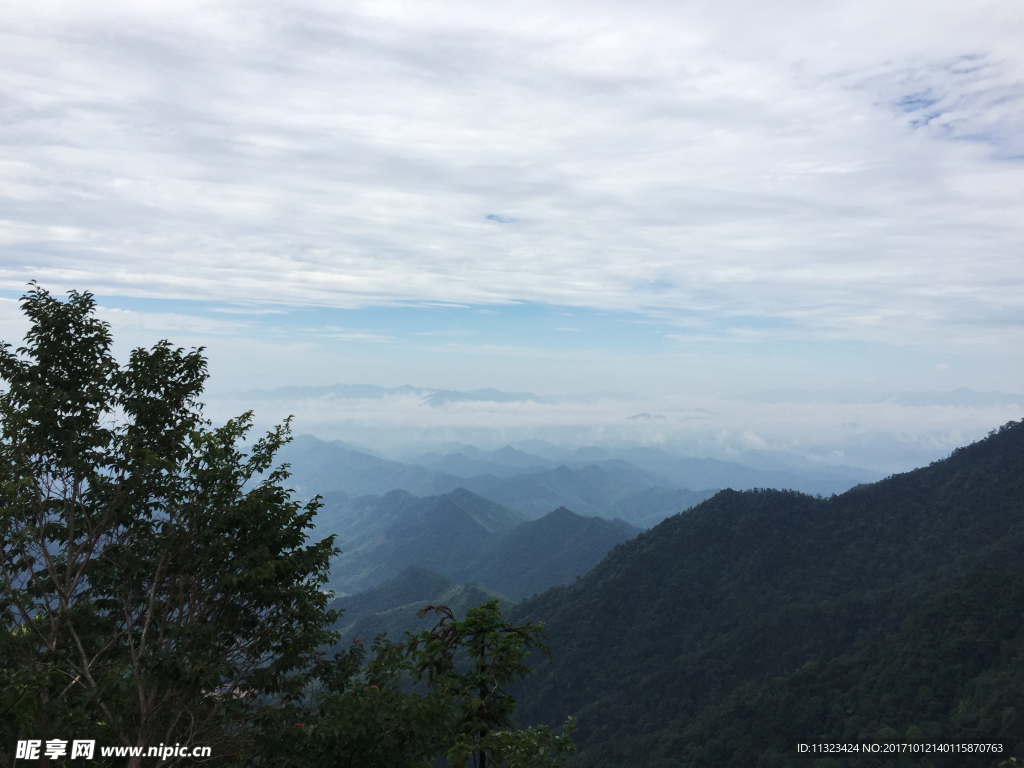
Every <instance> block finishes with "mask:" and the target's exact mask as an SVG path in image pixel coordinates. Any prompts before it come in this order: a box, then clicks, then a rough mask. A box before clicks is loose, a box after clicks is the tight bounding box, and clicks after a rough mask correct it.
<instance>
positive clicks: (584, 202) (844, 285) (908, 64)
mask: <svg viewBox="0 0 1024 768" xmlns="http://www.w3.org/2000/svg"><path fill="white" fill-rule="evenodd" d="M1022 37H1024V10H1022V9H1021V6H1020V5H1019V4H1016V3H1009V2H1005V3H989V4H971V5H965V4H962V3H948V4H942V3H939V4H936V3H927V4H912V3H910V4H903V3H901V4H893V3H881V2H879V3H870V2H865V3H849V4H845V5H840V4H819V3H810V2H789V3H786V2H784V3H772V4H763V3H715V4H712V5H702V4H681V3H624V2H618V3H600V2H597V3H592V2H588V3H531V2H521V3H514V4H508V3H506V4H481V3H473V2H450V3H429V4H424V3H416V2H373V3H369V2H367V3H346V4H344V5H343V6H338V5H337V4H333V3H317V2H303V3H297V4H296V3H289V4H285V3H261V2H251V3H240V2H220V3H188V2H183V3H175V4H167V3H155V2H154V3H118V2H112V3H105V4H102V5H101V6H95V5H92V6H85V5H82V4H80V3H72V2H53V3H45V2H44V3H33V4H19V5H17V6H11V7H9V8H7V9H5V24H4V29H3V30H2V31H0V104H2V112H0V210H2V213H0V248H2V251H0V254H2V255H0V286H2V287H4V288H6V289H7V290H18V289H20V288H21V286H23V285H24V283H25V281H27V280H28V279H32V278H36V279H39V280H40V281H41V282H43V283H44V284H47V285H49V286H52V287H54V288H62V287H88V288H90V289H92V290H94V291H96V292H97V293H100V294H107V295H116V296H133V297H162V298H177V299H195V298H199V299H206V300H216V301H226V302H236V303H248V304H250V305H253V306H257V307H261V306H262V307H266V306H268V305H271V306H272V305H275V304H284V305H291V306H302V305H319V306H328V307H365V306H371V305H375V304H381V303H395V302H414V303H415V302H426V303H431V302H446V303H462V304H473V305H486V304H489V303H490V304H495V303H496V304H501V303H508V302H519V301H527V302H537V303H541V304H553V305H562V306H575V307H590V308H598V309H605V310H617V311H630V312H638V313H643V314H647V315H649V316H652V317H655V318H657V319H658V320H659V321H660V322H665V323H668V324H671V325H673V326H674V327H677V328H678V332H679V334H680V335H681V336H682V337H683V338H716V337H721V336H722V335H732V336H738V337H740V338H751V339H758V338H772V339H804V340H806V339H820V340H829V339H847V340H862V341H872V342H883V343H914V344H920V345H924V346H928V347H934V348H938V347H945V346H950V345H952V346H954V347H956V346H960V347H962V348H965V349H967V348H970V349H975V348H977V347H978V346H979V345H982V346H986V345H987V346H989V347H990V348H992V349H1000V348H1006V347H1007V346H1008V345H1017V344H1019V342H1020V341H1022V340H1024V339H1022V338H1021V336H1022V334H1021V332H1020V329H1021V326H1022V320H1024V291H1022V288H1024V259H1021V244H1022V243H1024V139H1022V136H1024V63H1022V56H1021V54H1020V45H1019V42H1020V40H1021V39H1022ZM229 319H230V318H228V317H225V322H227V321H228V320H229ZM571 327H573V326H570V325H565V326H564V328H565V329H570V328H571ZM337 333H338V334H342V335H344V334H346V333H351V331H349V330H346V329H338V331H337ZM371 335H372V334H371Z"/></svg>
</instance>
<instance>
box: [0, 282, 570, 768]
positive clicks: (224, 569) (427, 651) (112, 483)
mask: <svg viewBox="0 0 1024 768" xmlns="http://www.w3.org/2000/svg"><path fill="white" fill-rule="evenodd" d="M22 308H23V310H24V312H25V314H26V315H27V316H28V318H29V320H30V321H31V329H30V330H29V332H28V335H27V336H26V340H25V344H24V345H23V346H22V347H20V348H18V349H17V350H15V351H12V350H11V349H10V346H9V345H6V344H4V345H2V346H0V379H2V380H3V382H4V383H5V385H6V389H5V390H4V391H3V392H2V393H0V766H10V765H12V763H13V755H12V754H10V753H9V752H7V751H5V750H8V749H10V748H11V746H13V745H14V744H15V743H16V742H17V741H18V740H21V739H40V740H48V739H74V738H85V739H95V740H96V741H97V742H98V743H99V744H107V745H111V746H113V745H123V746H126V747H152V746H155V745H157V744H158V743H159V744H175V743H181V744H191V745H201V746H208V747H210V748H211V749H212V752H213V756H214V757H213V760H212V763H213V764H215V765H223V766H229V765H263V766H268V768H269V767H271V766H302V765H306V764H308V765H310V766H313V765H316V766H318V768H319V767H320V766H361V767H362V768H366V767H367V766H388V768H392V767H393V766H414V765H415V766H428V765H431V761H433V760H434V759H435V757H436V756H437V755H439V754H447V755H448V756H449V759H450V761H451V762H452V764H456V765H462V764H463V763H464V762H465V761H466V760H470V759H476V760H478V761H479V762H480V764H481V765H483V764H484V763H485V762H486V764H487V765H489V766H508V767H509V768H518V767H519V766H525V765H530V766H559V765H562V764H564V761H565V757H566V755H567V754H568V751H569V750H570V749H571V748H572V743H571V741H570V740H569V737H568V735H561V736H554V735H552V734H551V732H550V731H548V730H547V729H539V730H538V729H527V730H526V731H516V730H514V729H513V728H511V727H510V721H509V716H510V714H511V712H512V708H513V706H514V701H513V700H512V698H511V696H510V695H509V693H508V685H509V683H510V682H511V681H513V680H514V679H518V678H519V677H521V676H523V675H525V674H526V673H527V672H528V669H527V667H526V665H525V661H526V658H527V657H528V655H529V649H530V648H531V647H536V648H539V649H540V650H542V651H544V652H545V653H546V651H547V648H546V646H545V645H544V644H543V642H542V641H541V638H542V636H541V634H540V627H539V626H533V625H523V626H516V625H513V624H511V623H509V622H507V621H505V620H503V619H502V618H501V614H500V611H499V609H498V606H497V604H496V603H495V602H492V603H488V604H486V605H484V606H481V607H480V608H477V609H471V610H470V611H469V612H468V614H467V616H466V618H465V619H464V620H461V621H458V620H456V619H455V617H454V615H453V614H452V613H451V612H450V611H449V610H448V609H447V608H444V607H443V606H438V607H436V608H435V609H434V610H435V611H437V612H439V615H440V616H441V620H440V621H439V622H438V623H437V625H436V626H435V627H434V629H433V630H430V631H426V632H423V633H420V635H417V636H409V637H408V638H407V640H406V641H405V642H403V643H397V644H396V643H392V642H390V641H389V640H387V638H386V637H381V638H378V639H377V640H376V641H375V642H374V644H373V646H372V649H371V650H372V653H371V655H370V656H369V657H368V656H367V654H366V652H365V650H364V647H363V645H362V644H361V643H357V644H355V645H353V646H352V647H350V648H349V649H348V650H346V651H345V652H343V653H340V654H337V655H335V657H334V658H333V659H332V660H330V661H328V660H326V659H324V658H322V653H323V651H324V649H326V648H328V647H331V646H332V645H333V644H334V643H335V642H336V641H337V639H338V638H337V636H336V634H335V633H333V632H332V631H330V629H329V628H330V626H331V625H332V624H334V623H335V622H336V621H337V619H338V616H339V614H338V612H337V611H333V610H329V609H328V608H327V602H328V599H329V597H330V595H329V594H328V593H326V592H324V591H323V590H322V586H323V585H324V584H325V583H326V580H327V573H328V568H329V564H330V559H331V557H332V556H333V555H334V554H336V553H337V549H336V548H335V547H334V546H333V537H329V538H327V539H324V540H322V541H319V542H316V543H310V542H309V540H308V537H309V533H310V531H311V529H312V525H313V518H314V515H315V514H316V511H317V509H318V507H319V506H320V504H319V497H317V498H315V499H313V500H311V501H309V502H307V503H300V502H299V501H297V500H295V499H294V498H293V497H292V493H291V491H290V490H289V489H288V488H287V487H286V486H285V483H286V481H287V478H288V473H287V466H275V463H274V461H275V459H274V457H275V454H276V452H277V451H278V449H280V448H281V446H282V445H283V444H284V443H285V442H287V441H288V440H289V439H290V437H289V424H288V422H287V421H286V422H285V423H284V424H283V425H281V426H280V427H278V428H276V429H274V430H273V431H271V432H270V433H268V434H267V435H265V436H263V437H262V438H260V439H258V440H256V441H255V442H254V443H253V444H252V445H251V446H250V447H249V448H248V450H242V448H241V446H242V444H243V443H244V441H245V440H246V437H247V435H248V433H249V431H250V428H251V425H252V414H251V413H246V414H243V415H242V416H240V417H238V418H236V419H231V420H229V421H228V422H227V423H225V424H224V425H222V426H219V427H214V426H212V424H211V423H210V422H209V421H208V420H207V419H205V418H204V416H203V413H202V404H201V402H200V399H199V398H200V395H201V393H202V389H203V385H204V382H205V380H206V377H207V371H206V361H205V359H204V358H203V356H202V350H192V351H186V350H183V349H180V348H175V347H173V346H172V345H171V344H169V343H168V342H166V341H163V342H160V343H158V344H156V345H155V346H153V347H152V348H151V349H136V350H134V351H133V352H132V353H131V355H130V357H129V360H128V362H127V363H126V364H125V365H123V366H122V365H119V364H118V363H117V362H116V361H115V360H114V358H113V356H112V354H111V344H112V339H111V334H110V329H109V327H108V326H107V324H106V323H104V322H102V321H100V320H99V319H98V318H97V317H96V313H95V309H96V307H95V302H94V300H93V297H92V296H91V295H90V294H89V293H78V292H74V291H72V292H71V293H70V294H69V298H68V299H67V300H65V301H61V300H58V299H56V298H54V297H52V296H50V295H49V294H48V293H47V292H46V291H45V290H43V289H41V288H39V287H38V286H35V285H33V286H32V288H31V290H30V291H29V292H28V293H27V294H26V295H25V296H24V297H23V299H22ZM467 665H468V666H467ZM417 684H418V687H417ZM122 759H123V758H122ZM104 762H105V761H104V760H103V759H101V758H100V757H99V756H98V755H97V760H96V763H95V764H96V765H102V764H103V763H104ZM140 762H141V758H140V757H132V758H130V759H129V763H128V764H129V766H138V765H139V764H140ZM176 762H180V759H176V758H174V757H171V758H169V759H165V760H163V761H162V763H161V764H163V765H170V764H174V763H176ZM62 763H66V759H65V760H63V761H62ZM58 764H61V763H58Z"/></svg>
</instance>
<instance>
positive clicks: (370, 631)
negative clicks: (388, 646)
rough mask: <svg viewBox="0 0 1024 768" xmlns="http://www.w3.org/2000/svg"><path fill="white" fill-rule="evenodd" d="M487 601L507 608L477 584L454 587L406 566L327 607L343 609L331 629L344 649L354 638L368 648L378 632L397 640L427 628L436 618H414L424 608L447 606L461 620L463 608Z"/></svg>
mask: <svg viewBox="0 0 1024 768" xmlns="http://www.w3.org/2000/svg"><path fill="white" fill-rule="evenodd" d="M488 600H498V601H499V604H500V605H501V607H502V609H503V610H504V609H507V608H508V606H509V605H510V601H509V600H508V598H506V597H505V596H504V595H501V594H499V593H497V592H495V591H493V590H490V589H487V588H486V587H482V586H481V585H479V584H456V583H455V582H453V581H452V580H451V579H447V578H445V577H444V576H441V575H439V574H436V573H433V572H431V571H428V570H426V569H425V568H418V567H416V566H410V567H409V568H407V569H406V570H404V571H402V573H400V574H398V575H397V576H395V577H394V578H392V579H389V580H388V581H386V582H384V583H383V584H380V585H379V586H377V587H374V588H373V589H370V590H367V591H366V592H362V593H360V594H358V595H351V596H348V597H341V598H338V599H337V600H335V601H334V602H332V603H331V605H330V607H331V608H332V609H343V610H344V613H343V614H342V617H341V620H340V621H339V622H338V623H337V624H336V625H335V629H337V630H338V631H339V632H341V635H342V638H341V642H340V644H339V645H340V647H347V646H348V645H349V643H351V642H352V641H353V640H355V639H357V638H358V639H361V640H362V641H363V642H364V643H366V644H367V646H369V643H370V642H371V641H372V640H373V638H375V637H376V636H377V635H379V634H382V633H387V635H388V637H390V638H392V639H393V640H398V639H401V638H402V637H404V636H405V631H406V630H409V631H411V632H417V631H419V630H421V629H429V628H430V627H431V626H433V624H432V622H433V621H436V619H437V617H436V616H435V615H434V614H430V615H428V616H426V617H424V618H422V619H421V618H419V617H418V616H417V615H416V614H417V612H418V611H420V610H421V609H423V608H425V607H426V606H428V605H447V606H448V607H449V608H451V609H452V612H453V613H454V614H455V616H456V617H457V618H461V617H463V616H465V613H466V610H467V609H469V608H472V607H474V606H477V605H480V604H481V603H485V602H487V601H488Z"/></svg>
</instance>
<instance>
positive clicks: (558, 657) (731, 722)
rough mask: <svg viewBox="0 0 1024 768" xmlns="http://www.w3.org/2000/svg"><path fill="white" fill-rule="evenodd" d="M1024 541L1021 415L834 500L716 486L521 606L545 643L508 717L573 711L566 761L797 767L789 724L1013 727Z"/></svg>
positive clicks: (932, 732)
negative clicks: (547, 647) (576, 747)
mask: <svg viewBox="0 0 1024 768" xmlns="http://www.w3.org/2000/svg"><path fill="white" fill-rule="evenodd" d="M1022 555H1024V423H1021V424H1012V425H1007V427H1004V428H1003V429H1001V430H1000V431H999V432H998V433H997V434H995V433H994V434H993V435H991V436H990V437H989V438H988V439H986V440H984V441H982V442H980V443H977V444H975V445H972V446H970V447H968V448H966V449H962V450H959V451H957V452H956V453H954V455H953V456H951V457H950V458H949V459H947V460H945V461H941V462H936V463H935V464H933V465H931V466H929V467H926V468H923V469H920V470H916V471H914V472H909V473H906V474H903V475H897V476H894V477H891V478H888V479H886V480H883V481H881V482H878V483H875V484H873V485H866V486H859V487H857V488H854V489H852V490H850V491H848V492H847V493H845V494H843V495H842V496H836V497H832V498H830V499H817V498H812V497H809V496H804V495H802V494H798V493H793V492H779V491H748V492H742V493H740V492H735V491H723V492H721V493H719V494H718V495H716V496H715V497H714V498H712V499H710V500H709V501H706V502H704V503H703V504H701V505H699V506H697V507H695V508H694V509H693V510H691V511H690V512H689V513H687V514H685V515H677V516H675V517H671V518H669V519H667V520H665V521H664V522H663V523H661V524H660V525H658V526H657V527H655V528H654V529H652V530H650V531H648V532H646V533H643V534H641V535H639V536H637V537H636V538H635V539H634V540H632V541H630V542H628V543H626V544H624V545H622V546H620V547H618V548H616V549H615V550H614V551H613V552H612V553H611V554H610V555H609V556H608V557H607V558H605V560H603V561H602V562H601V563H600V564H599V565H598V566H597V567H595V568H594V569H593V570H592V571H591V572H589V573H588V574H587V575H586V576H585V577H584V578H582V579H581V580H579V581H578V582H576V583H575V584H573V585H572V586H569V587H561V588H555V589H552V590H549V591H548V592H546V593H544V594H543V595H540V596H538V597H536V598H534V599H532V600H528V601H526V602H525V603H523V604H522V605H521V606H520V607H519V608H518V609H517V610H516V613H515V618H516V619H518V620H527V619H529V620H541V621H544V622H546V632H547V633H548V636H549V637H550V639H551V644H552V648H553V650H554V652H555V661H554V663H553V664H551V665H544V666H542V667H541V668H540V669H538V672H537V674H535V675H534V676H533V677H531V678H530V679H528V680H527V682H526V683H525V684H524V686H523V688H522V689H521V690H520V694H519V697H518V701H519V703H520V706H519V709H518V715H517V717H518V718H519V719H520V720H521V721H523V722H530V721H540V722H551V723H554V722H559V721H560V720H561V719H563V718H564V717H565V716H566V715H567V714H577V715H578V716H579V718H580V721H579V722H580V730H579V732H578V734H577V742H578V743H579V744H580V751H579V753H578V755H577V757H576V758H575V760H574V762H575V764H576V765H577V766H609V767H610V766H619V765H625V764H629V765H635V766H662V765H665V766H668V765H672V766H677V765H687V766H690V765H692V766H698V765H700V766H715V765H730V766H731V765H736V766H749V765H766V766H767V765H788V764H793V765H798V764H802V765H809V764H812V763H808V762H807V761H801V762H792V763H789V762H787V761H786V760H785V758H784V757H783V756H782V750H783V749H784V747H785V739H786V737H787V736H802V737H805V736H808V735H828V736H829V737H830V738H840V737H842V736H844V735H856V736H857V737H858V738H870V737H873V736H875V735H877V734H879V733H885V734H889V733H896V734H899V735H900V736H904V735H906V734H907V733H908V729H910V728H911V727H913V728H915V729H916V730H913V731H909V733H910V735H911V736H915V737H916V736H917V735H918V734H925V735H927V736H936V735H938V736H942V737H943V738H945V737H958V738H959V737H968V736H970V737H972V738H974V737H982V736H984V737H985V738H991V739H994V738H997V737H999V738H1006V739H1010V740H1011V741H1014V742H1016V741H1024V730H1022V728H1024V723H1022V722H1021V720H1020V719H1019V718H1018V717H1017V715H1016V710H1017V709H1020V710H1021V712H1022V714H1024V707H1021V705H1020V704H1019V697H1020V694H1019V690H1020V689H1012V688H1009V687H1007V686H1009V685H1010V684H1011V683H1012V682H1013V681H1015V680H1020V679H1024V673H1022V671H1021V670H1022V669H1024V655H1022V653H1021V652H1020V649H1021V647H1022V642H1021V636H1020V631H1021V628H1022V627H1024V600H1022V599H1021V598H1024V595H1022V594H1021V592H1020V589H1021V588H1020V586H1019V585H1020V583H1021V578H1022V575H1021V567H1020V565H1018V562H1019V561H1021V559H1022ZM1007 691H1012V693H1008V692H1007ZM1015 701H1016V703H1014V702H1015ZM1014 708H1016V709H1014ZM1010 709H1013V711H1012V712H1011V711H1010ZM765 723H767V725H766V724H765ZM887 729H888V730H887ZM1022 747H1024V745H1022ZM989 762H990V763H991V762H992V761H989ZM822 764H823V765H824V764H825V763H822ZM843 764H844V765H849V766H851V767H852V766H854V765H855V764H856V763H855V762H844V763H843ZM863 764H865V765H867V764H874V763H863ZM908 764H918V763H913V762H911V763H908ZM921 764H923V763H921ZM934 764H935V765H936V766H938V765H942V764H943V763H942V762H941V761H936V762H935V763H934ZM992 764H993V765H994V764H995V763H992Z"/></svg>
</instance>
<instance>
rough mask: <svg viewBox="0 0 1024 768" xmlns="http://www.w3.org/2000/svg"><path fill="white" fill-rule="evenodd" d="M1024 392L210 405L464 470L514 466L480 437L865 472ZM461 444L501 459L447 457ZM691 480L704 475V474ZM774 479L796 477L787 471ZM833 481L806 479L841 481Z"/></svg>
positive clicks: (466, 396)
mask: <svg viewBox="0 0 1024 768" xmlns="http://www.w3.org/2000/svg"><path fill="white" fill-rule="evenodd" d="M1022 403H1024V396H1021V395H1018V394H1014V393H1006V392H999V391H989V392H981V391H973V390H968V389H964V388H960V389H956V390H951V391H945V392H943V391H926V390H920V391H902V392H900V391H856V390H849V391H839V390H836V391H796V390H775V391H753V392H749V393H746V394H743V393H724V392H703V393H702V392H689V391H677V392H670V393H663V394H660V395H653V394H638V393H629V392H590V393H582V394H565V393H561V394H549V393H536V392H531V391H528V390H521V389H516V390H510V391H503V390H500V389H496V388H482V389H466V390H461V389H445V388H430V387H420V386H411V385H403V386H397V387H395V386H392V387H384V386H378V385H368V384H337V385H329V386H308V387H282V388H278V389H271V390H254V391H248V392H244V393H239V392H226V393H221V394H220V395H217V396H215V397H214V398H213V400H212V401H211V415H212V416H214V418H215V419H217V418H228V417H230V416H233V415H235V414H237V413H238V412H241V411H244V410H247V409H250V408H254V406H255V408H254V410H255V412H256V415H257V417H258V418H259V420H260V423H261V424H263V425H265V426H268V427H269V426H271V425H273V424H274V423H277V422H279V421H281V420H282V419H284V418H285V417H287V416H288V415H289V414H293V415H294V416H295V420H294V422H293V424H294V426H295V430H296V432H299V433H303V432H304V433H308V434H313V435H316V436H317V437H319V438H321V439H323V440H326V441H328V442H333V441H339V440H340V441H341V442H342V443H343V444H344V445H345V446H347V447H350V448H352V449H354V450H357V451H360V452H363V453H369V454H372V455H376V456H378V457H384V458H388V459H390V460H392V461H398V462H400V463H404V464H418V465H421V466H426V467H427V468H430V469H434V470H435V471H440V472H444V473H449V474H453V475H456V476H459V477H469V476H472V475H478V474H494V475H496V476H499V477H502V476H509V474H510V472H509V468H510V467H511V466H512V464H511V463H510V462H509V461H508V460H507V459H501V458H500V457H487V456H479V455H475V454H473V453H472V452H473V450H480V451H494V450H498V449H502V448H504V447H506V446H510V447H511V448H513V449H516V450H520V451H523V452H525V453H528V454H531V456H539V457H541V458H544V459H547V460H548V461H550V462H554V466H551V465H547V466H546V468H549V469H551V468H556V467H557V466H558V465H559V464H562V463H567V462H571V461H577V460H585V459H588V458H589V459H595V458H599V457H598V456H590V457H588V456H585V455H578V456H574V455H571V454H573V452H574V451H577V450H584V451H586V450H590V449H600V450H604V451H606V454H605V455H602V456H600V458H621V459H624V460H627V461H633V462H634V463H636V461H635V460H634V459H631V458H630V457H629V456H627V455H624V453H625V452H626V451H628V450H629V449H637V448H652V447H653V448H656V449H659V450H662V451H664V452H666V453H668V454H670V455H672V456H674V457H677V458H695V459H713V460H717V461H725V462H731V463H735V464H742V465H744V466H747V467H751V468H754V469H759V470H763V471H780V472H794V471H795V472H816V473H821V474H831V475H838V476H843V477H852V478H854V479H856V480H857V481H859V482H867V481H872V480H877V479H880V478H881V477H884V476H885V475H888V474H892V473H893V472H903V471H908V470H910V469H913V468H914V467H918V466H922V465H923V464H927V463H929V462H931V461H935V460H937V459H941V458H943V457H945V456H948V455H949V453H950V452H951V451H952V450H953V449H955V448H957V447H959V446H961V445H964V444H966V443H968V442H970V441H971V440H976V439H979V438H981V437H983V436H984V435H985V433H986V432H987V431H988V430H989V429H990V428H991V425H992V424H999V423H1004V422H1005V421H1006V420H1008V419H1012V418H1015V417H1016V415H1017V413H1018V410H1019V407H1020V405H1021V404H1022ZM459 453H464V454H465V456H466V458H467V459H470V460H483V461H488V462H490V464H491V465H493V466H484V465H479V466H476V467H472V466H465V465H466V461H465V460H462V462H461V465H460V464H459V463H457V462H455V461H451V462H450V463H448V464H445V463H443V462H442V463H439V462H438V460H439V459H441V458H442V457H445V456H454V455H457V454H459ZM607 454H611V455H607ZM532 461H533V462H534V464H535V466H537V467H538V468H540V467H543V466H545V465H544V464H543V463H540V464H538V463H536V460H535V459H532ZM641 467H642V468H644V469H647V467H646V466H644V465H642V464H641ZM683 482H684V483H687V484H689V485H688V487H691V489H693V488H694V486H693V483H694V482H695V481H692V480H689V479H687V480H685V481H683ZM706 482H707V483H708V485H706V486H704V487H721V482H720V481H718V480H714V479H712V478H708V479H707V481H706ZM746 482H748V483H758V482H761V480H759V479H756V478H750V479H748V480H747V481H746ZM764 482H765V484H767V485H770V486H776V487H778V486H780V485H786V484H787V483H786V479H785V478H767V479H765V480H764ZM788 484H789V485H792V486H793V487H801V486H798V485H794V484H793V482H792V481H790V482H789V483H788ZM834 487H835V483H832V485H819V486H818V487H816V488H815V487H812V486H807V487H806V489H807V490H808V491H811V492H822V493H831V492H832V490H833V488H834ZM436 490H437V491H441V490H442V486H438V487H437V489H436Z"/></svg>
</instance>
